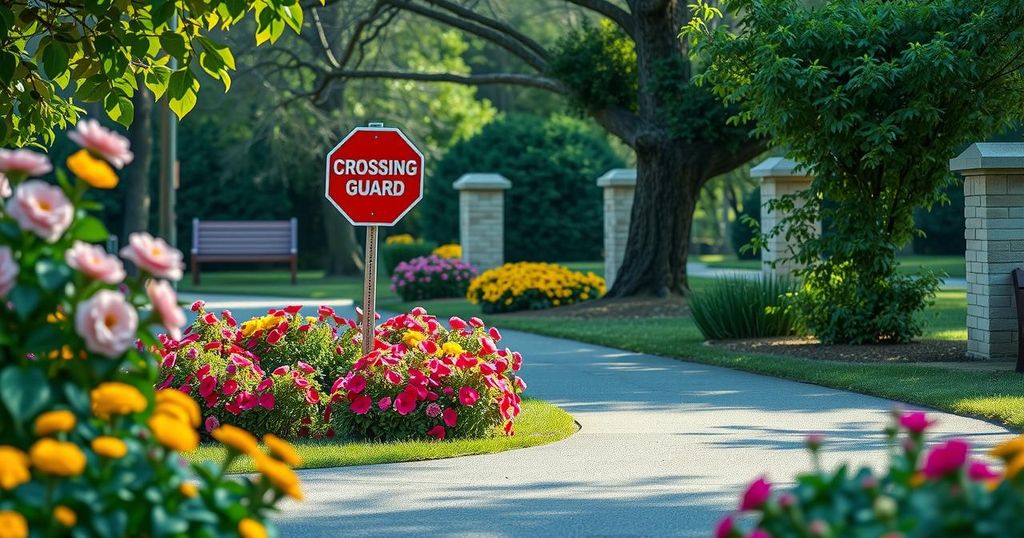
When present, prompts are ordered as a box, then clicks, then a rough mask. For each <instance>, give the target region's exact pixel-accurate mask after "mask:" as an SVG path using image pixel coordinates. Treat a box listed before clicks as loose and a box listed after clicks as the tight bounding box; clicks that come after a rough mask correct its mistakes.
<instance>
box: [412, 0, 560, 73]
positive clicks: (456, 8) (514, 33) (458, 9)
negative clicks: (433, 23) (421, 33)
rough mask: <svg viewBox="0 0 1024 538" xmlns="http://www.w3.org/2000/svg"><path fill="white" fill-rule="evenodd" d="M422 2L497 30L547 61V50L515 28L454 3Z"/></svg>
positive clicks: (441, 1) (433, 0)
mask: <svg viewBox="0 0 1024 538" xmlns="http://www.w3.org/2000/svg"><path fill="white" fill-rule="evenodd" d="M424 1H426V2H427V3H428V4H433V5H435V6H437V7H440V8H442V9H446V10H448V11H451V12H452V13H454V14H456V15H458V16H460V17H463V18H465V19H468V20H471V21H473V22H475V23H477V24H481V25H483V26H487V27H488V28H493V29H495V30H497V31H499V32H501V33H503V34H506V35H508V36H509V37H511V38H512V39H515V40H516V41H519V42H520V43H522V44H523V45H525V46H526V47H528V48H529V49H530V50H532V51H533V52H534V53H536V54H537V56H539V57H541V58H543V59H544V61H545V62H546V61H547V60H548V51H547V49H545V48H544V47H542V46H541V45H540V43H538V42H536V41H534V40H533V39H531V38H530V37H529V36H527V35H526V34H524V33H522V32H520V31H519V30H516V29H515V28H513V27H512V26H510V25H508V24H505V23H503V22H501V21H499V20H495V19H492V18H490V17H485V16H484V15H481V14H480V13H478V12H476V11H473V10H472V9H469V8H466V7H463V6H460V5H458V4H456V3H454V2H450V1H448V0H424Z"/></svg>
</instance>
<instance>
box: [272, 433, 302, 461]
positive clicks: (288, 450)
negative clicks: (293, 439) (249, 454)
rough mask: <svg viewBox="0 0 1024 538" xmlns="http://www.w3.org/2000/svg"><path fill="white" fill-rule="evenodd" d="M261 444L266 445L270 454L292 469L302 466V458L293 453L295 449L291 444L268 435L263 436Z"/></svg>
mask: <svg viewBox="0 0 1024 538" xmlns="http://www.w3.org/2000/svg"><path fill="white" fill-rule="evenodd" d="M263 444H265V445H267V448H269V449H270V452H271V453H272V454H273V455H274V456H277V458H278V459H279V460H281V461H283V462H285V463H287V464H288V465H291V466H292V467H298V466H299V465H302V458H301V457H300V456H299V453H298V452H296V451H295V447H293V446H292V444H291V443H289V442H288V441H285V440H284V439H281V438H280V437H278V436H276V435H274V434H272V433H268V434H266V435H264V436H263Z"/></svg>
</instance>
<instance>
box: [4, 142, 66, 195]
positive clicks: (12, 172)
mask: <svg viewBox="0 0 1024 538" xmlns="http://www.w3.org/2000/svg"><path fill="white" fill-rule="evenodd" d="M51 170H53V166H51V165H50V159H49V158H48V157H47V156H46V155H43V154H42V153H36V152H34V151H30V150H27V149H0V172H2V173H3V174H5V175H8V176H11V177H13V178H14V179H15V180H17V179H24V178H26V177H38V176H41V175H43V174H46V173H49V172H50V171H51ZM6 180H7V178H4V182H5V183H6ZM7 196H10V194H8V195H7Z"/></svg>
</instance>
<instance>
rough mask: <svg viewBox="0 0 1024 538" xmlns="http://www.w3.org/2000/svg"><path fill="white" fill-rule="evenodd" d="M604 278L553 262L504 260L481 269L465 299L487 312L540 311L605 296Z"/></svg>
mask: <svg viewBox="0 0 1024 538" xmlns="http://www.w3.org/2000/svg"><path fill="white" fill-rule="evenodd" d="M604 292H605V283H604V279H603V278H601V277H599V276H597V275H595V274H594V273H581V272H578V271H572V270H570V269H568V268H566V267H563V266H561V265H557V264H553V263H536V262H519V263H507V264H505V265H502V266H501V267H498V268H496V269H491V270H489V271H484V273H483V274H481V275H480V276H478V277H477V278H476V279H474V280H473V282H472V283H471V284H470V285H469V292H468V293H467V294H466V298H467V299H469V302H471V303H473V304H480V305H481V306H482V307H483V311H484V313H486V314H492V313H498V312H514V311H516V310H541V309H545V308H551V307H553V306H565V305H570V304H574V303H578V302H581V301H588V300H590V299H597V298H598V297H600V296H602V295H604Z"/></svg>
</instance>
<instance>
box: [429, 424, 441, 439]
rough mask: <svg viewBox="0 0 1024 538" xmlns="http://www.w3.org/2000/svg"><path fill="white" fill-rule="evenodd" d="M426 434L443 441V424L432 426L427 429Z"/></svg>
mask: <svg viewBox="0 0 1024 538" xmlns="http://www.w3.org/2000/svg"><path fill="white" fill-rule="evenodd" d="M427 435H428V436H430V437H433V438H434V439H437V440H438V441H444V426H434V427H433V428H430V429H429V430H427Z"/></svg>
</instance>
